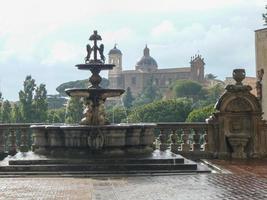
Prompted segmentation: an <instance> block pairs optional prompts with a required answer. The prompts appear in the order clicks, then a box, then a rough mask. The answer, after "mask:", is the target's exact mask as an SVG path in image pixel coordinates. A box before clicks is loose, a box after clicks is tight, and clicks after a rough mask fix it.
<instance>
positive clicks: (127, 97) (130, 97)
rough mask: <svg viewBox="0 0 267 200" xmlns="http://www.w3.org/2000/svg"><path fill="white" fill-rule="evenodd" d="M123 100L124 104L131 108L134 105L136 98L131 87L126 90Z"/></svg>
mask: <svg viewBox="0 0 267 200" xmlns="http://www.w3.org/2000/svg"><path fill="white" fill-rule="evenodd" d="M122 101H123V105H124V106H125V107H126V108H130V107H132V105H133V101H134V98H133V95H132V92H131V88H129V87H128V88H127V89H126V92H125V94H124V95H123V98H122Z"/></svg>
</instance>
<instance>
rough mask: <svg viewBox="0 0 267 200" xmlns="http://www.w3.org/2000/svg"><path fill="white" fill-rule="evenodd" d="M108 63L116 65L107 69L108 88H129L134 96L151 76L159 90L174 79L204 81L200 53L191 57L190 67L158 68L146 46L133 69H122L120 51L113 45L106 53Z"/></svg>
mask: <svg viewBox="0 0 267 200" xmlns="http://www.w3.org/2000/svg"><path fill="white" fill-rule="evenodd" d="M108 56H109V58H108V62H109V64H114V65H116V67H114V68H113V70H110V71H109V74H108V79H109V87H110V88H123V89H126V88H128V87H130V88H131V92H132V94H133V95H134V96H137V95H138V94H139V93H141V92H142V90H143V89H144V87H145V86H146V84H147V81H148V80H149V78H151V77H152V78H153V81H154V84H155V85H156V86H157V87H158V88H159V89H160V90H163V91H164V90H166V89H168V87H169V86H170V85H171V83H172V82H174V81H176V80H193V81H197V82H203V81H204V65H205V63H204V59H203V58H202V57H201V56H200V55H195V56H194V57H191V61H190V67H183V68H178V67H177V68H163V69H159V68H158V64H157V62H156V60H155V59H154V58H153V57H151V56H150V50H149V48H148V47H147V46H146V47H145V49H144V52H143V56H142V57H141V59H140V60H139V61H138V62H137V63H136V64H135V69H134V70H123V69H122V52H121V51H120V50H119V49H118V48H117V47H116V45H115V46H114V48H113V49H111V50H110V51H109V54H108Z"/></svg>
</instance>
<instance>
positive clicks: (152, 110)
mask: <svg viewBox="0 0 267 200" xmlns="http://www.w3.org/2000/svg"><path fill="white" fill-rule="evenodd" d="M191 105H192V101H191V100H189V99H186V98H179V99H170V100H159V101H155V102H152V103H149V104H146V105H143V106H140V107H138V108H136V109H132V111H131V112H130V115H129V117H128V119H129V122H184V121H185V120H186V118H187V116H188V114H189V113H190V112H191V110H192V108H191Z"/></svg>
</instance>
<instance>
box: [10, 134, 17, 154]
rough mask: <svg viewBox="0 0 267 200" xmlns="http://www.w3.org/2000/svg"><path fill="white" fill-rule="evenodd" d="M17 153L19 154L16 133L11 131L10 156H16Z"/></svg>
mask: <svg viewBox="0 0 267 200" xmlns="http://www.w3.org/2000/svg"><path fill="white" fill-rule="evenodd" d="M16 153H17V144H16V132H15V130H14V129H9V134H8V154H10V155H15V154H16Z"/></svg>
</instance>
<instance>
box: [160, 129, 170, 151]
mask: <svg viewBox="0 0 267 200" xmlns="http://www.w3.org/2000/svg"><path fill="white" fill-rule="evenodd" d="M159 142H160V143H159V149H160V150H161V151H165V150H167V147H168V144H167V134H166V132H165V130H164V129H160V134H159Z"/></svg>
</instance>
